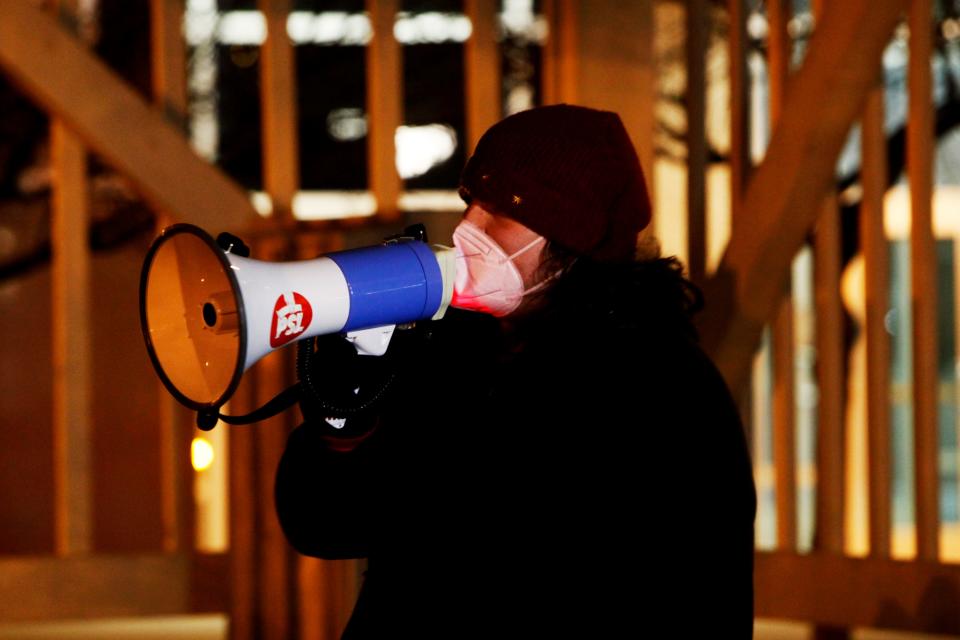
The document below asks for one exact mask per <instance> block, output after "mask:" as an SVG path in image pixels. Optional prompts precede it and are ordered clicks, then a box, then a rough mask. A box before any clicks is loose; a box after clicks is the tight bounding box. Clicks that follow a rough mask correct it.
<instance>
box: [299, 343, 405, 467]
mask: <svg viewBox="0 0 960 640" xmlns="http://www.w3.org/2000/svg"><path fill="white" fill-rule="evenodd" d="M396 360H397V354H396V349H394V345H392V344H391V347H390V349H388V350H387V353H386V354H384V355H382V356H362V355H359V354H358V353H357V351H356V349H355V347H354V346H353V344H351V343H350V342H348V341H347V340H346V339H345V338H344V337H343V335H341V334H329V335H322V336H318V337H316V338H314V339H310V340H304V341H302V342H301V343H300V345H299V347H298V351H297V375H298V377H299V378H300V384H301V386H302V388H303V398H302V400H301V402H300V408H301V410H302V412H303V416H304V419H305V420H306V422H307V423H312V424H316V425H320V426H321V428H322V429H323V430H324V432H325V433H326V434H327V435H329V436H330V437H333V438H337V439H342V444H345V443H346V442H347V441H354V440H357V439H363V438H364V437H365V436H366V435H368V434H369V433H370V432H371V431H372V430H373V429H374V428H375V427H376V424H377V420H378V415H379V412H380V408H381V407H380V401H381V400H382V399H383V398H384V397H385V396H386V395H387V393H388V391H389V390H390V386H391V383H392V382H393V379H394V377H395V375H396V366H397V362H396ZM356 444H359V441H357V442H356ZM351 448H352V447H351Z"/></svg>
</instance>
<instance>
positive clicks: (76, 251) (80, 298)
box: [50, 0, 93, 555]
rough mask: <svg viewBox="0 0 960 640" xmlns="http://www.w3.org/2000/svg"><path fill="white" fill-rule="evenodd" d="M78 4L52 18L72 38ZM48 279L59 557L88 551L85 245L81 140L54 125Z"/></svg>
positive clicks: (64, 5)
mask: <svg viewBox="0 0 960 640" xmlns="http://www.w3.org/2000/svg"><path fill="white" fill-rule="evenodd" d="M78 8H79V7H78V5H77V1H76V0H57V1H55V2H52V3H51V5H50V10H51V11H53V12H55V13H57V14H58V15H59V17H60V21H61V23H63V24H65V25H67V26H68V27H70V28H71V29H73V30H75V28H76V26H77V24H78V20H77V15H78V11H77V10H78ZM50 159H51V166H52V169H53V185H52V186H53V188H52V198H51V229H50V246H51V253H52V256H51V271H52V280H53V292H52V295H53V299H52V304H51V308H52V309H53V322H52V323H51V325H52V327H53V434H54V437H53V457H54V503H55V504H54V527H55V531H54V545H55V549H56V552H57V553H58V554H59V555H72V554H81V553H87V552H89V551H91V547H92V538H93V530H92V522H93V520H92V518H93V505H92V494H91V491H92V487H93V477H92V471H93V467H92V462H91V459H90V447H91V442H92V438H93V433H92V428H93V425H92V423H91V415H92V406H91V395H92V389H91V387H92V383H93V378H92V371H91V367H92V359H91V353H90V344H91V342H92V339H93V336H92V332H91V327H90V292H91V282H90V279H91V270H90V262H91V258H90V245H89V243H88V229H87V227H88V225H89V218H90V213H89V202H88V199H87V159H86V152H85V151H84V148H83V145H82V144H81V143H80V139H79V138H77V136H76V135H75V134H74V133H73V131H71V130H70V129H69V128H67V126H66V124H65V123H64V122H63V121H62V120H60V119H58V118H51V122H50Z"/></svg>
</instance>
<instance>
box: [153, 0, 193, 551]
mask: <svg viewBox="0 0 960 640" xmlns="http://www.w3.org/2000/svg"><path fill="white" fill-rule="evenodd" d="M183 11H184V5H183V0H151V1H150V48H151V79H152V89H153V99H154V103H155V104H156V105H157V107H158V108H159V109H161V110H162V111H163V113H164V114H165V115H166V117H167V119H168V120H169V121H170V122H172V123H174V124H175V125H176V126H178V127H179V128H180V129H181V130H182V131H183V132H186V112H187V82H186V52H185V46H184V42H183V37H182V35H181V24H182V22H183ZM173 222H174V217H173V216H171V215H170V214H169V213H168V212H157V230H158V231H159V230H160V229H162V228H163V227H165V226H167V225H169V224H172V223H173ZM157 393H158V400H159V412H158V417H159V422H160V500H161V503H162V504H161V513H162V521H163V536H162V547H163V550H164V551H166V552H168V553H172V552H175V551H181V550H182V551H189V550H192V549H193V547H194V542H195V540H194V528H193V483H192V482H191V480H192V478H193V469H192V466H191V464H190V441H191V439H192V431H193V429H192V425H191V422H192V420H191V418H192V414H191V413H190V412H189V411H187V410H186V409H185V408H184V407H182V406H181V405H180V404H178V403H177V402H176V401H175V400H174V399H173V397H172V396H171V395H170V393H169V392H168V391H167V390H166V388H165V387H164V386H163V385H162V384H160V383H159V382H158V383H157Z"/></svg>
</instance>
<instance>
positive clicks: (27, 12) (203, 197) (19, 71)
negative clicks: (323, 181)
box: [0, 0, 256, 231]
mask: <svg viewBox="0 0 960 640" xmlns="http://www.w3.org/2000/svg"><path fill="white" fill-rule="evenodd" d="M0 69H2V70H3V71H4V72H5V73H6V74H8V75H9V77H10V78H11V79H12V80H13V81H14V82H16V83H17V85H18V86H19V87H20V88H21V89H22V90H23V91H24V92H25V93H26V94H27V95H29V96H30V97H31V98H32V99H33V100H34V101H35V102H36V103H37V104H38V105H39V106H40V107H42V108H43V109H45V110H46V111H47V112H49V113H50V114H51V115H55V116H56V117H58V118H61V119H62V120H63V121H64V122H65V123H66V124H67V125H68V126H69V127H70V128H71V129H72V130H73V131H74V132H75V133H76V134H77V135H78V136H79V137H80V139H81V140H82V141H83V143H84V144H85V145H87V146H88V147H89V148H90V149H92V150H93V151H95V152H97V153H98V154H100V155H101V156H103V157H104V158H105V159H106V160H107V161H108V162H110V163H111V164H112V165H113V166H114V167H116V168H117V169H118V170H119V171H121V172H123V173H124V174H126V175H127V176H128V177H129V178H130V179H131V180H132V181H133V182H134V184H135V185H136V187H137V189H139V190H140V193H141V194H142V196H143V197H144V199H146V200H147V202H149V203H150V204H151V206H153V207H154V208H156V209H157V210H159V211H164V212H165V213H168V214H170V215H171V216H172V217H173V218H175V219H177V220H180V221H184V222H191V223H194V224H197V225H200V226H203V227H206V228H208V229H210V230H211V231H222V230H228V229H233V230H240V229H242V228H243V226H244V225H245V224H246V223H248V222H249V221H251V220H253V219H254V218H255V217H256V213H255V211H254V209H253V206H252V205H251V204H250V200H249V198H248V196H247V194H246V192H245V191H244V190H243V188H241V187H240V186H239V185H237V184H236V183H234V182H233V181H232V180H231V179H230V178H229V177H227V176H226V175H225V174H224V173H223V172H222V171H220V170H219V169H218V168H217V167H215V166H213V165H211V164H210V163H208V162H206V161H205V160H203V159H202V158H200V157H199V156H198V155H196V154H195V153H194V152H193V150H192V149H191V148H190V145H189V144H188V142H187V141H186V140H185V139H184V137H183V135H182V134H181V133H180V132H179V131H178V130H177V129H176V127H174V126H173V125H171V124H169V123H168V122H167V121H166V120H165V119H164V117H163V116H162V115H161V113H160V111H158V110H157V109H155V108H154V107H152V106H151V105H150V104H149V103H147V102H146V101H145V100H144V99H143V98H141V97H140V95H139V94H137V93H136V92H135V91H134V90H133V89H131V88H130V87H128V86H127V85H126V83H125V82H124V81H123V80H122V79H120V78H119V77H118V76H117V75H116V74H114V73H113V72H112V71H111V70H110V69H109V68H108V67H107V66H106V65H105V64H104V63H103V62H101V61H100V60H99V59H98V58H97V57H96V56H95V55H94V54H93V53H91V52H90V51H88V50H87V49H86V48H85V47H83V46H82V45H81V44H80V43H78V42H77V41H76V40H75V39H74V38H73V36H71V35H70V34H68V33H67V32H66V31H64V30H63V29H61V28H60V27H59V25H58V24H57V22H56V20H55V19H54V18H52V17H51V16H49V15H47V14H46V13H45V12H43V11H41V10H40V9H37V8H35V7H34V6H33V5H32V4H31V3H29V2H27V1H26V0H9V1H8V2H2V3H0Z"/></svg>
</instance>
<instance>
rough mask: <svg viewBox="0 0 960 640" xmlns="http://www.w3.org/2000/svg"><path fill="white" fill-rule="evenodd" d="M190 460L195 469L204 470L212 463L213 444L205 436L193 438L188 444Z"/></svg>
mask: <svg viewBox="0 0 960 640" xmlns="http://www.w3.org/2000/svg"><path fill="white" fill-rule="evenodd" d="M190 461H191V462H192V463H193V468H194V470H195V471H206V470H207V469H209V468H210V465H212V464H213V446H212V445H211V444H210V443H209V442H207V440H206V439H205V438H194V439H193V443H192V444H191V445H190Z"/></svg>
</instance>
